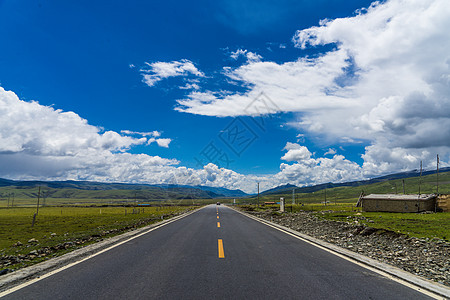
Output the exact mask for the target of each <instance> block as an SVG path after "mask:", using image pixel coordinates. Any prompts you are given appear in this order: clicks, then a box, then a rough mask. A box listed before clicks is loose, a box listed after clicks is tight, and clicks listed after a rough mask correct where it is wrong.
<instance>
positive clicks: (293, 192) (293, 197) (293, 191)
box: [292, 188, 295, 205]
mask: <svg viewBox="0 0 450 300" xmlns="http://www.w3.org/2000/svg"><path fill="white" fill-rule="evenodd" d="M294 204H295V188H294V189H292V205H294Z"/></svg>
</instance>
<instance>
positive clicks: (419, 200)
mask: <svg viewBox="0 0 450 300" xmlns="http://www.w3.org/2000/svg"><path fill="white" fill-rule="evenodd" d="M436 198H437V196H436V195H435V194H428V195H426V194H425V195H396V194H370V195H367V196H365V195H361V197H359V200H358V203H357V204H356V206H362V209H363V211H380V212H404V213H407V212H409V213H410V212H421V211H434V210H435V208H436Z"/></svg>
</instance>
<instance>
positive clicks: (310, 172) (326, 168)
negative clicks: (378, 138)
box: [274, 142, 364, 186]
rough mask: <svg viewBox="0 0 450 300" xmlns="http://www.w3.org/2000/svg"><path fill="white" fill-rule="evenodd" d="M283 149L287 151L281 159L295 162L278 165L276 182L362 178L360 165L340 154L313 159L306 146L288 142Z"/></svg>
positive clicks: (316, 182)
mask: <svg viewBox="0 0 450 300" xmlns="http://www.w3.org/2000/svg"><path fill="white" fill-rule="evenodd" d="M283 150H287V152H286V154H285V155H284V156H283V157H282V159H283V160H286V161H295V163H293V164H286V163H282V164H281V165H280V172H279V173H277V174H276V175H275V176H274V179H275V180H276V181H277V182H289V183H292V184H296V185H298V186H304V185H312V184H320V183H326V182H346V181H351V180H358V179H363V178H364V175H363V170H362V167H361V166H359V165H358V164H357V163H355V162H351V161H349V160H347V159H345V157H344V156H342V155H334V156H333V158H325V157H321V158H317V159H315V158H312V157H311V155H312V154H311V152H310V151H309V150H308V148H307V147H305V146H301V145H299V144H295V143H289V142H288V143H287V144H286V147H284V149H283Z"/></svg>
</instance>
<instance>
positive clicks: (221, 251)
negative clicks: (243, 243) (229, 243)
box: [218, 239, 225, 258]
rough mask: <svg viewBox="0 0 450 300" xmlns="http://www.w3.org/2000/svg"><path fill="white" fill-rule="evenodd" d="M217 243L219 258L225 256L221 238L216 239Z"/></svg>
mask: <svg viewBox="0 0 450 300" xmlns="http://www.w3.org/2000/svg"><path fill="white" fill-rule="evenodd" d="M218 245H219V258H225V254H224V252H223V242H222V240H221V239H219V240H218Z"/></svg>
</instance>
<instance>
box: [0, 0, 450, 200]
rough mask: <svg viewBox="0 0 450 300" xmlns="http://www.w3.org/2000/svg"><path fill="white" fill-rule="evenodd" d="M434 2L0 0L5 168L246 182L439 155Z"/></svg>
mask: <svg viewBox="0 0 450 300" xmlns="http://www.w3.org/2000/svg"><path fill="white" fill-rule="evenodd" d="M444 2H445V1H437V0H436V1H431V0H430V1H423V2H420V1H411V2H404V1H400V0H395V1H394V0H393V1H386V2H382V3H378V4H374V5H372V6H371V1H341V0H328V1H327V0H320V1H291V0H284V1H256V0H255V1H237V0H220V1H195V2H184V1H158V2H156V1H155V2H150V1H95V2H92V1H89V2H88V1H71V2H69V1H8V0H3V1H2V0H0V36H1V40H0V45H1V47H0V87H1V88H2V90H1V91H0V92H1V95H0V96H2V98H0V99H2V101H3V102H4V103H3V107H4V108H3V110H0V116H1V118H2V119H3V120H6V121H7V122H4V124H3V125H2V126H1V127H0V161H2V162H3V170H1V171H0V176H2V177H6V178H14V179H86V180H99V181H122V182H146V183H174V182H176V183H180V184H202V185H213V186H224V187H228V188H241V189H244V190H246V191H254V187H255V186H256V184H255V183H256V182H257V181H260V182H262V183H263V187H264V188H270V187H273V186H276V185H279V184H286V183H293V184H297V185H310V184H316V183H322V182H327V181H347V180H355V179H361V178H369V177H372V176H377V175H382V174H387V173H391V172H398V171H402V170H410V169H414V168H417V167H418V166H419V162H420V161H421V160H422V161H424V165H425V166H427V167H431V166H432V165H433V159H434V158H435V156H436V154H437V153H439V154H440V155H441V163H442V164H443V165H445V164H447V162H448V160H449V159H448V158H449V153H450V151H449V147H450V145H449V143H450V142H448V141H449V140H450V139H448V137H449V136H450V133H449V130H448V129H446V126H439V127H438V128H434V126H436V125H435V124H433V121H432V120H431V119H430V118H429V117H427V115H426V114H428V115H429V114H433V115H435V116H436V115H437V118H438V119H439V121H440V122H441V123H440V124H444V125H445V124H447V122H449V123H450V120H449V118H448V114H445V113H443V112H445V111H446V109H447V108H449V107H450V106H449V100H448V94H446V91H447V90H448V89H449V82H448V81H446V79H445V78H447V77H446V76H448V75H449V72H448V61H449V55H448V54H447V51H446V50H445V49H448V48H445V47H446V45H447V44H446V43H448V40H449V39H448V35H449V34H448V33H447V32H446V31H445V28H448V27H446V25H448V24H447V23H448V22H447V21H446V20H447V19H449V18H448V14H447V13H448V9H446V8H445V3H444ZM412 20H415V21H412ZM427 24H428V25H429V24H432V25H433V26H427ZM412 33H414V36H413V35H412ZM443 41H445V42H443ZM449 78H450V77H449ZM0 107H1V106H0ZM5 107H6V108H5ZM447 111H450V110H447ZM424 113H426V114H424ZM20 116H22V117H20ZM42 120H45V121H42ZM21 122H23V123H24V124H23V126H22V125H21ZM258 122H264V123H263V125H262V124H261V123H258ZM434 129H438V133H436V130H434ZM233 134H234V135H233ZM168 174H169V175H168Z"/></svg>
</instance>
